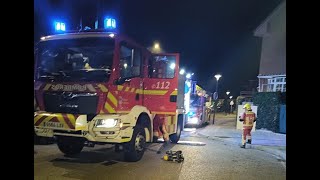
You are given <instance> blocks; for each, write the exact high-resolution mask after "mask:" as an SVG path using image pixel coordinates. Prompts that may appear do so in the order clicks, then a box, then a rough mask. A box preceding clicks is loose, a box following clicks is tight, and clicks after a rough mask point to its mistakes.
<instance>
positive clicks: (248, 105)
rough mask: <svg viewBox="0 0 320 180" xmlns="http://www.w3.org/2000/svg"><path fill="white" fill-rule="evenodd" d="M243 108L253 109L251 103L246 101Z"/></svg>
mask: <svg viewBox="0 0 320 180" xmlns="http://www.w3.org/2000/svg"><path fill="white" fill-rule="evenodd" d="M243 109H247V110H251V104H249V103H246V104H245V105H244V106H243Z"/></svg>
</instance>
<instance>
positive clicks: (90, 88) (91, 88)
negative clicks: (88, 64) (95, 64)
mask: <svg viewBox="0 0 320 180" xmlns="http://www.w3.org/2000/svg"><path fill="white" fill-rule="evenodd" d="M87 88H88V89H89V90H90V91H91V92H96V89H95V88H94V87H93V85H92V84H87Z"/></svg>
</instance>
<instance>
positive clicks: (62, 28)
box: [54, 22, 66, 31]
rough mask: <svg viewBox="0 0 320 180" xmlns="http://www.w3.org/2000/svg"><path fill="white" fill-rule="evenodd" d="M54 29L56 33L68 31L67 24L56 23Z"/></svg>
mask: <svg viewBox="0 0 320 180" xmlns="http://www.w3.org/2000/svg"><path fill="white" fill-rule="evenodd" d="M54 28H55V30H56V31H66V24H65V23H63V22H54Z"/></svg>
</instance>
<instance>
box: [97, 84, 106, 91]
mask: <svg viewBox="0 0 320 180" xmlns="http://www.w3.org/2000/svg"><path fill="white" fill-rule="evenodd" d="M98 87H99V88H100V89H101V91H102V92H108V89H107V88H106V87H105V86H104V85H103V84H99V85H98Z"/></svg>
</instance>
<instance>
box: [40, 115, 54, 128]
mask: <svg viewBox="0 0 320 180" xmlns="http://www.w3.org/2000/svg"><path fill="white" fill-rule="evenodd" d="M53 117H54V116H47V117H46V118H44V120H43V121H42V122H41V123H40V124H39V126H40V125H41V126H42V125H43V123H44V122H48V121H50V120H51V119H52V118H53Z"/></svg>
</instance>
